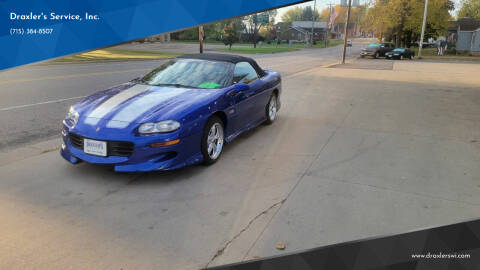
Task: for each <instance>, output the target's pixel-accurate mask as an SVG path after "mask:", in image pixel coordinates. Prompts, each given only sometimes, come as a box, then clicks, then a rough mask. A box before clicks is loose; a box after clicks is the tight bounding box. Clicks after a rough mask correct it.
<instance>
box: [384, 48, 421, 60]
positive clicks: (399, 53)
mask: <svg viewBox="0 0 480 270" xmlns="http://www.w3.org/2000/svg"><path fill="white" fill-rule="evenodd" d="M414 56H415V52H414V51H412V50H409V49H405V48H396V49H395V50H393V51H390V52H387V53H386V54H385V59H400V60H403V59H413V57H414Z"/></svg>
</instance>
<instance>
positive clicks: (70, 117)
mask: <svg viewBox="0 0 480 270" xmlns="http://www.w3.org/2000/svg"><path fill="white" fill-rule="evenodd" d="M78 116H79V115H78V112H77V111H75V109H74V108H73V106H70V109H69V110H68V113H67V117H66V118H67V119H68V120H70V121H72V122H73V124H74V125H75V124H77V122H78Z"/></svg>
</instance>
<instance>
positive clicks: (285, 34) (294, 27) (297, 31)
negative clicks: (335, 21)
mask: <svg viewBox="0 0 480 270" xmlns="http://www.w3.org/2000/svg"><path fill="white" fill-rule="evenodd" d="M276 26H277V33H278V38H279V39H280V40H292V41H301V42H304V41H308V40H310V35H311V33H312V21H293V22H291V23H288V22H279V23H277V25H276ZM326 31H327V22H314V23H313V39H314V40H316V41H320V40H324V39H325V33H326Z"/></svg>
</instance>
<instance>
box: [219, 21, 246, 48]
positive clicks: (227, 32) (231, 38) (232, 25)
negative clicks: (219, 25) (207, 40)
mask: <svg viewBox="0 0 480 270" xmlns="http://www.w3.org/2000/svg"><path fill="white" fill-rule="evenodd" d="M242 26H243V23H242V22H241V21H240V20H238V19H232V20H227V22H225V23H224V26H223V29H222V31H221V35H222V41H223V44H225V46H229V49H232V45H233V44H234V43H235V42H237V41H238V40H239V32H240V31H241V30H242Z"/></svg>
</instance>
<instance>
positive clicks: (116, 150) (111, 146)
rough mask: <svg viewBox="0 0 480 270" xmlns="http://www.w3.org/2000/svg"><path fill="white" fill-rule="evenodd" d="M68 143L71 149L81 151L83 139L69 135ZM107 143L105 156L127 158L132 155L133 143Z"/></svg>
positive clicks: (75, 135)
mask: <svg viewBox="0 0 480 270" xmlns="http://www.w3.org/2000/svg"><path fill="white" fill-rule="evenodd" d="M69 137H70V142H71V143H72V145H73V147H75V148H78V149H81V150H83V137H82V136H80V135H78V134H75V133H70V134H69ZM106 142H107V156H122V157H127V156H130V155H131V154H132V153H133V147H134V145H133V143H132V142H121V141H106Z"/></svg>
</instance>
